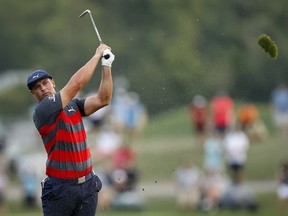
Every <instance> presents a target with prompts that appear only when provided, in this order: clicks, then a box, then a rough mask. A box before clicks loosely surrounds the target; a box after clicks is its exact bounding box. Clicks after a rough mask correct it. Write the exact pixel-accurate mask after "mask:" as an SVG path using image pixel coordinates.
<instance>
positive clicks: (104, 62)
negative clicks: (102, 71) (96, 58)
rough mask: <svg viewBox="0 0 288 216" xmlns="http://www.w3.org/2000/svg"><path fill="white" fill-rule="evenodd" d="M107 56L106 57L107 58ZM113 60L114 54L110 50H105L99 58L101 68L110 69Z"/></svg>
mask: <svg viewBox="0 0 288 216" xmlns="http://www.w3.org/2000/svg"><path fill="white" fill-rule="evenodd" d="M107 56H108V57H107ZM114 59H115V56H114V54H113V53H112V52H111V50H110V49H105V50H104V52H103V55H102V58H101V61H102V66H107V67H112V63H113V61H114Z"/></svg>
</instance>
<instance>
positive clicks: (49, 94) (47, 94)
mask: <svg viewBox="0 0 288 216" xmlns="http://www.w3.org/2000/svg"><path fill="white" fill-rule="evenodd" d="M51 95H52V94H51V93H50V92H46V93H44V94H43V98H45V97H48V96H51Z"/></svg>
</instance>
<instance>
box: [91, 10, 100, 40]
mask: <svg viewBox="0 0 288 216" xmlns="http://www.w3.org/2000/svg"><path fill="white" fill-rule="evenodd" d="M89 16H90V19H91V22H92V25H93V27H94V30H95V32H96V35H97V37H98V40H99V42H100V44H103V41H102V39H101V36H100V34H99V32H98V29H97V27H96V24H95V22H94V19H93V17H92V14H91V13H89Z"/></svg>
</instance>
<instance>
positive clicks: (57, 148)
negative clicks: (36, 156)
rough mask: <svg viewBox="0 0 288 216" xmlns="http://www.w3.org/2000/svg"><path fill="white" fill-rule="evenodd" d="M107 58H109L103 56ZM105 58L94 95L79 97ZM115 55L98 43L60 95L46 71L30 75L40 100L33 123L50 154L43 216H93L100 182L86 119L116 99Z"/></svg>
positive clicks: (32, 89) (44, 182)
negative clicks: (85, 125) (92, 154)
mask: <svg viewBox="0 0 288 216" xmlns="http://www.w3.org/2000/svg"><path fill="white" fill-rule="evenodd" d="M107 54H109V58H108V59H106V58H103V56H105V55H107ZM100 60H101V62H102V79H101V83H100V86H99V88H98V93H97V94H96V95H92V96H89V97H87V98H75V96H76V95H77V93H78V92H79V91H80V90H81V89H82V88H83V87H84V86H85V85H86V84H87V83H88V82H89V81H90V79H91V78H92V76H93V74H94V71H95V69H96V67H97V65H98V63H99V61H100ZM113 61H114V55H113V54H112V52H111V48H110V47H109V46H107V45H106V44H100V45H99V46H98V48H97V49H96V52H95V54H94V55H93V57H92V58H91V59H90V60H89V61H88V62H87V63H86V64H85V65H84V66H83V67H81V68H80V69H79V70H78V71H77V72H76V73H75V74H74V75H73V76H72V77H71V78H70V80H69V81H68V83H67V84H66V85H65V86H64V87H63V88H62V89H61V90H60V91H59V92H56V90H55V81H54V80H53V78H52V76H51V75H50V74H49V73H48V72H47V71H45V70H36V71H34V72H32V73H31V74H30V75H29V76H28V79H27V87H28V88H29V90H30V92H31V94H32V95H33V96H34V97H35V98H36V99H37V100H38V104H37V105H36V106H35V110H34V113H33V121H34V124H35V126H36V128H37V129H38V131H39V133H40V135H41V138H42V141H43V144H44V147H45V150H46V152H47V162H46V174H47V178H45V179H44V180H43V181H42V182H41V185H42V197H41V199H42V208H43V213H44V216H56V215H59V216H72V215H73V216H76V215H77V216H82V215H83V216H92V215H93V216H94V215H95V213H96V208H97V202H98V192H99V191H100V189H101V187H102V184H101V181H100V179H99V178H98V176H97V173H96V174H95V173H94V172H93V170H92V158H91V153H90V149H89V147H88V145H87V143H86V132H85V129H84V125H83V122H82V116H88V115H90V114H92V113H94V112H96V111H97V110H99V109H101V108H102V107H104V106H106V105H108V104H109V103H110V102H111V99H112V89H113V81H112V74H111V66H112V63H113Z"/></svg>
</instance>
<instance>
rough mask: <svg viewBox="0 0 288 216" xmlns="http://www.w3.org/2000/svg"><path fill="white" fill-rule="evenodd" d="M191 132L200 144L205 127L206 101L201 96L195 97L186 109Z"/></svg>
mask: <svg viewBox="0 0 288 216" xmlns="http://www.w3.org/2000/svg"><path fill="white" fill-rule="evenodd" d="M188 112H189V115H190V120H191V123H192V127H193V130H194V131H195V133H196V136H197V139H198V142H199V143H200V144H202V142H203V139H204V137H205V133H206V127H207V125H206V124H207V101H206V98H205V97H203V96H202V95H195V96H194V97H193V100H192V103H191V104H190V106H189V108H188Z"/></svg>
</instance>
